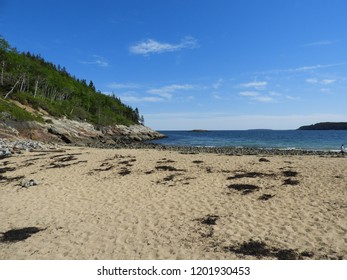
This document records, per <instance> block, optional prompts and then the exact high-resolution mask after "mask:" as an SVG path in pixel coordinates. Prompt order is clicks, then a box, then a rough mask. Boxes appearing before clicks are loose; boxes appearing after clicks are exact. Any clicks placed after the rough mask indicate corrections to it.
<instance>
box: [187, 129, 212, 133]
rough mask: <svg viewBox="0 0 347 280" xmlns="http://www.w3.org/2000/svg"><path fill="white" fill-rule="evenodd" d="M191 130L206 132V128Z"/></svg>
mask: <svg viewBox="0 0 347 280" xmlns="http://www.w3.org/2000/svg"><path fill="white" fill-rule="evenodd" d="M191 132H208V130H206V129H193V130H191Z"/></svg>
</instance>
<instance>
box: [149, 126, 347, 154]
mask: <svg viewBox="0 0 347 280" xmlns="http://www.w3.org/2000/svg"><path fill="white" fill-rule="evenodd" d="M160 132H161V133H163V134H165V135H166V136H167V138H163V139H158V140H154V141H151V142H152V143H157V144H162V145H174V146H210V147H229V146H232V147H254V148H264V149H271V148H276V149H303V150H331V151H339V150H340V147H341V145H342V144H344V145H345V147H346V146H347V130H222V131H217V130H213V131H207V132H192V131H160Z"/></svg>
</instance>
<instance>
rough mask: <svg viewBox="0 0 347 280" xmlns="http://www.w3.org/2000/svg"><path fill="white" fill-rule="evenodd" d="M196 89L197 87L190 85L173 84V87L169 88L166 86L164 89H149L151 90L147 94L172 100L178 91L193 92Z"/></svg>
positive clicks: (169, 86)
mask: <svg viewBox="0 0 347 280" xmlns="http://www.w3.org/2000/svg"><path fill="white" fill-rule="evenodd" d="M194 88H195V87H194V86H193V85H190V84H182V85H179V84H173V85H168V86H164V87H160V88H153V89H149V90H147V93H150V94H155V95H158V96H161V97H163V98H166V99H171V98H172V96H173V93H175V92H177V91H182V90H191V89H194Z"/></svg>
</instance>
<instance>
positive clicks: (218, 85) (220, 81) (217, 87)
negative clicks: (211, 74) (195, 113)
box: [212, 78, 224, 89]
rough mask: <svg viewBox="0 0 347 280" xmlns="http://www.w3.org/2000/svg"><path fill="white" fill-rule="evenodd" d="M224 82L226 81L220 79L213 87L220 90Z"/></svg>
mask: <svg viewBox="0 0 347 280" xmlns="http://www.w3.org/2000/svg"><path fill="white" fill-rule="evenodd" d="M223 81H224V80H223V79H222V78H220V79H218V81H217V82H215V83H214V84H213V85H212V87H213V88H214V89H219V88H220V87H221V86H222V84H223Z"/></svg>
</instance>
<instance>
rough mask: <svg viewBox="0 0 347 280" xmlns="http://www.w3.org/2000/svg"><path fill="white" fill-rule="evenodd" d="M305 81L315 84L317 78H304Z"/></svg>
mask: <svg viewBox="0 0 347 280" xmlns="http://www.w3.org/2000/svg"><path fill="white" fill-rule="evenodd" d="M306 82H307V83H309V84H317V83H318V80H317V79H314V78H310V79H306Z"/></svg>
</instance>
